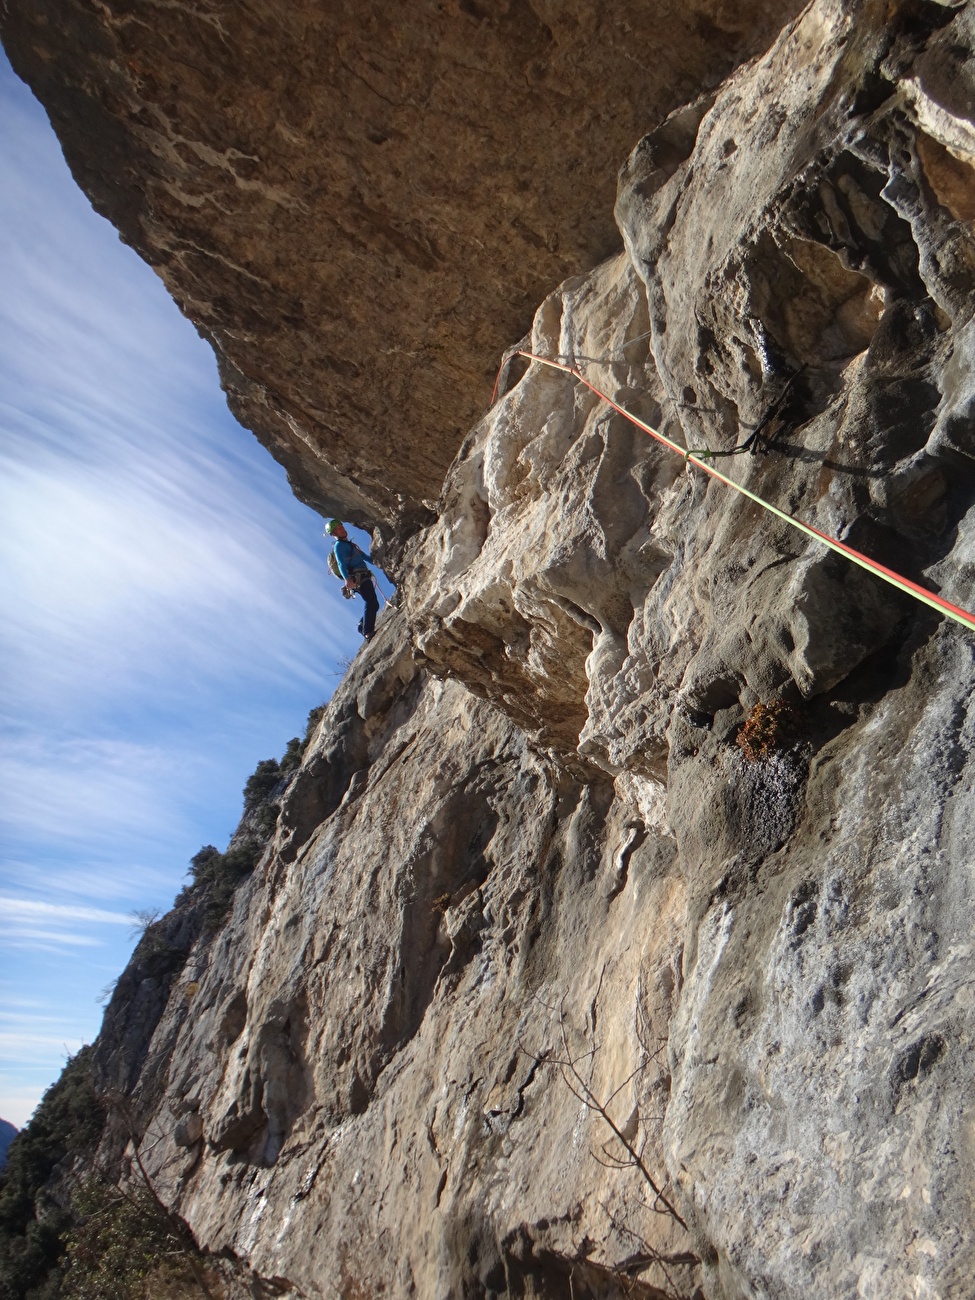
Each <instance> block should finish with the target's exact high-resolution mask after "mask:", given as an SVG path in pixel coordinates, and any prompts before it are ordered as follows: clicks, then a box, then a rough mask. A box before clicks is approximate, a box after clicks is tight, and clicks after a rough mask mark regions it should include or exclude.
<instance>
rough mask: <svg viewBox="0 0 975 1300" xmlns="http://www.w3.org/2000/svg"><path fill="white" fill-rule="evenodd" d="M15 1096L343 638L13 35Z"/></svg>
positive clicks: (163, 300)
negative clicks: (24, 76)
mask: <svg viewBox="0 0 975 1300" xmlns="http://www.w3.org/2000/svg"><path fill="white" fill-rule="evenodd" d="M0 121H2V123H3V129H2V131H0V284H2V285H3V293H2V295H0V624H2V626H0V683H2V686H0V690H2V699H0V729H2V731H0V742H2V748H0V791H2V797H0V850H2V859H0V1116H2V1117H3V1118H5V1119H8V1120H10V1121H12V1122H13V1123H15V1124H17V1125H18V1126H19V1125H21V1124H23V1123H24V1121H25V1120H26V1119H27V1117H28V1115H29V1114H30V1112H31V1110H32V1109H33V1107H34V1105H35V1104H36V1102H37V1100H38V1099H39V1097H40V1094H41V1092H42V1091H43V1090H44V1088H45V1087H46V1086H47V1085H48V1084H49V1083H51V1082H52V1081H53V1080H54V1078H56V1076H57V1075H58V1073H59V1072H60V1069H61V1066H62V1064H63V1062H64V1058H65V1054H66V1052H67V1051H75V1050H77V1048H78V1047H79V1046H80V1045H81V1043H82V1042H90V1041H91V1039H92V1038H93V1037H94V1035H95V1034H96V1033H97V1031H98V1026H99V1023H100V1019H101V1011H102V1008H101V1006H100V1005H99V1003H98V1001H97V998H98V995H99V993H100V991H101V990H102V989H103V988H104V987H105V986H106V985H107V984H108V983H109V982H110V981H111V980H113V979H114V978H115V977H116V976H117V975H118V974H119V972H120V970H121V968H122V967H123V966H124V964H125V961H126V959H127V957H128V954H129V952H130V951H131V948H132V942H133V940H132V917H131V913H132V912H133V911H134V910H136V909H142V908H151V907H161V908H165V907H168V906H169V904H170V903H171V901H172V899H173V897H174V895H175V894H176V893H177V892H178V890H179V889H180V887H181V885H182V884H183V880H184V876H185V873H186V868H187V864H188V861H189V858H190V857H191V855H192V854H193V853H195V852H196V850H197V849H198V848H200V846H201V845H203V844H206V843H213V844H216V845H218V846H219V847H223V846H224V845H225V843H226V841H227V838H228V836H229V835H230V833H231V831H232V830H233V828H234V826H235V825H236V823H237V820H238V817H239V815H240V811H241V790H242V788H243V784H244V781H245V780H246V778H247V776H248V775H249V774H250V772H251V771H253V769H254V767H255V766H256V764H257V762H258V761H259V760H260V759H262V758H268V757H271V756H272V755H273V756H277V757H280V755H281V754H282V753H283V751H284V747H285V745H286V743H287V741H288V739H289V738H290V737H291V736H293V735H296V734H301V733H302V732H303V729H304V725H305V719H306V716H307V714H308V711H309V709H311V708H313V707H314V706H315V705H317V704H320V703H321V702H322V700H324V699H326V698H327V697H328V696H329V695H330V694H331V692H332V690H333V689H334V688H335V685H336V683H337V681H338V672H339V667H338V661H339V660H340V659H341V658H343V657H345V656H348V655H351V654H353V653H354V652H355V650H356V649H357V647H358V644H359V637H358V635H357V634H356V631H355V622H356V619H357V618H358V616H359V614H360V612H361V606H360V602H358V601H356V602H354V604H353V605H348V604H346V602H344V601H343V600H342V599H341V597H340V595H339V584H338V583H337V582H336V581H335V579H334V578H332V577H330V575H329V574H328V573H327V570H326V566H325V557H326V550H327V546H326V543H325V542H324V541H323V539H322V536H321V533H322V521H321V519H320V518H319V517H318V516H317V515H316V514H314V513H313V512H312V511H311V510H308V509H306V508H305V507H304V506H302V505H300V504H299V503H298V502H297V501H296V500H295V499H294V497H293V496H292V495H291V493H290V491H289V489H288V485H287V481H286V478H285V475H284V472H283V470H281V469H280V468H279V466H277V465H276V464H275V462H274V461H273V460H272V459H271V457H270V456H269V455H268V454H267V452H265V451H264V450H263V448H262V447H260V445H259V444H258V443H257V441H256V439H255V438H254V437H253V436H252V435H251V434H250V433H248V432H246V431H245V430H243V429H241V428H240V426H239V425H237V424H236V422H235V421H234V420H233V418H232V417H231V415H230V414H229V412H228V411H227V408H226V405H225V403H224V399H223V395H222V393H221V392H220V388H219V384H218V381H217V371H216V364H215V362H214V359H213V355H212V353H211V351H210V349H209V347H208V346H207V345H206V344H205V343H203V342H202V341H201V340H200V338H199V337H198V335H197V334H196V332H195V330H194V329H193V327H192V326H191V325H190V324H189V323H188V322H187V321H186V320H185V319H184V318H183V317H182V316H181V315H180V313H179V312H178V310H177V308H176V307H175V305H174V304H173V302H172V300H171V299H170V298H169V296H168V294H167V293H166V291H165V290H164V288H163V286H162V283H161V281H159V280H158V279H157V278H156V276H155V275H154V274H153V272H152V271H151V270H150V269H149V268H148V267H147V266H146V265H145V264H144V263H143V262H142V261H140V259H139V258H138V257H137V256H136V255H135V253H133V252H132V251H131V250H130V249H128V248H126V247H125V246H124V245H123V244H122V243H121V242H120V241H119V239H118V237H117V235H116V233H115V231H114V229H113V228H112V227H111V226H110V225H109V224H108V223H107V222H106V221H104V220H103V219H102V218H101V217H99V216H97V215H96V214H95V213H94V212H93V210H92V209H91V207H90V205H89V203H88V201H87V199H86V198H85V197H84V195H83V194H82V193H81V191H80V190H79V189H78V188H77V187H76V185H75V184H74V181H73V180H72V179H71V176H70V173H69V172H68V169H67V166H66V164H65V162H64V159H63V157H62V155H61V151H60V147H59V146H58V143H57V140H56V139H55V137H54V134H53V132H52V131H51V129H50V127H49V125H48V122H47V118H46V116H45V114H44V112H43V110H42V109H41V107H40V106H39V105H38V104H37V102H36V101H35V100H34V99H33V97H32V96H31V94H30V92H29V91H28V90H27V88H26V87H25V86H24V85H23V83H22V82H20V81H19V80H18V79H17V78H16V76H15V75H14V73H13V72H12V70H11V68H10V65H9V64H8V63H7V61H6V59H5V58H4V57H3V56H2V54H0Z"/></svg>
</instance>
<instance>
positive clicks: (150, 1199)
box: [57, 1174, 207, 1300]
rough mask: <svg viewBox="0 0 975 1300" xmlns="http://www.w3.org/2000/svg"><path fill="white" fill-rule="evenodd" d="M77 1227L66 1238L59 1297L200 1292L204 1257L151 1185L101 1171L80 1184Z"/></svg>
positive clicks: (93, 1299)
mask: <svg viewBox="0 0 975 1300" xmlns="http://www.w3.org/2000/svg"><path fill="white" fill-rule="evenodd" d="M73 1209H74V1211H75V1213H76V1215H77V1226H76V1227H75V1228H74V1229H73V1230H72V1231H71V1232H69V1233H68V1234H67V1236H66V1238H65V1242H66V1246H67V1260H66V1267H65V1269H64V1272H63V1275H62V1279H61V1285H60V1289H59V1291H58V1292H57V1295H58V1297H59V1300H161V1298H162V1297H163V1296H166V1297H172V1300H176V1297H180V1296H200V1295H201V1294H203V1295H206V1294H207V1291H206V1290H204V1288H202V1287H201V1286H200V1283H199V1280H198V1279H199V1275H200V1273H201V1271H202V1269H203V1267H204V1266H203V1257H202V1256H201V1255H200V1253H199V1251H197V1250H196V1248H195V1246H193V1245H192V1244H188V1242H187V1237H188V1233H187V1232H186V1231H180V1229H179V1227H178V1221H177V1222H174V1221H173V1219H172V1218H171V1217H170V1216H169V1215H168V1214H167V1213H166V1212H165V1210H164V1209H163V1208H162V1207H161V1206H160V1204H159V1203H158V1201H157V1200H156V1199H155V1197H154V1196H153V1195H152V1193H151V1192H150V1191H149V1189H148V1188H146V1187H139V1186H132V1187H125V1188H119V1187H115V1186H113V1185H112V1184H111V1183H108V1182H106V1181H104V1180H103V1179H101V1178H99V1177H98V1176H97V1175H94V1174H92V1175H89V1176H88V1177H86V1178H85V1179H83V1180H82V1182H81V1183H80V1184H79V1186H78V1188H77V1190H76V1192H75V1195H74V1198H73Z"/></svg>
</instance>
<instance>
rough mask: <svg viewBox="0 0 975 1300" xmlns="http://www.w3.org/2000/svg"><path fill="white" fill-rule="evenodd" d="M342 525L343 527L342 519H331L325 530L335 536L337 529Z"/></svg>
mask: <svg viewBox="0 0 975 1300" xmlns="http://www.w3.org/2000/svg"><path fill="white" fill-rule="evenodd" d="M341 527H342V520H341V519H330V520H329V521H328V523H327V524H326V525H325V531H326V533H329V534H330V535H332V536H334V534H335V531H336V529H339V528H341Z"/></svg>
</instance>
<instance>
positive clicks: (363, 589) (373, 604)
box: [356, 573, 379, 640]
mask: <svg viewBox="0 0 975 1300" xmlns="http://www.w3.org/2000/svg"><path fill="white" fill-rule="evenodd" d="M356 591H358V593H359V595H360V596H361V597H362V599H363V600H364V601H365V602H366V612H365V613H364V614H363V616H362V618H361V619H360V620H359V631H360V632H361V633H362V635H363V636H364V637H365V638H366V639H367V640H368V639H369V637H371V636H372V634H373V632H375V630H376V615H377V614H378V613H379V597H378V596H377V595H376V586H375V583H374V582H373V580H372V575H371V574H368V573H367V574H364V575H363V576H362V577H361V578H359V580H358V584H357V586H356Z"/></svg>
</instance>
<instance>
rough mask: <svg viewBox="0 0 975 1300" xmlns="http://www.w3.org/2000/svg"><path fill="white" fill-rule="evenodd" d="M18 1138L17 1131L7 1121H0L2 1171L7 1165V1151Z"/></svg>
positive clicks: (0, 1166)
mask: <svg viewBox="0 0 975 1300" xmlns="http://www.w3.org/2000/svg"><path fill="white" fill-rule="evenodd" d="M16 1136H17V1129H15V1128H14V1126H13V1124H10V1123H9V1122H8V1121H7V1120H5V1119H0V1169H2V1168H3V1166H4V1165H5V1164H6V1163H7V1150H8V1148H9V1146H10V1144H11V1142H12V1141H13V1140H14V1138H15V1137H16Z"/></svg>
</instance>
